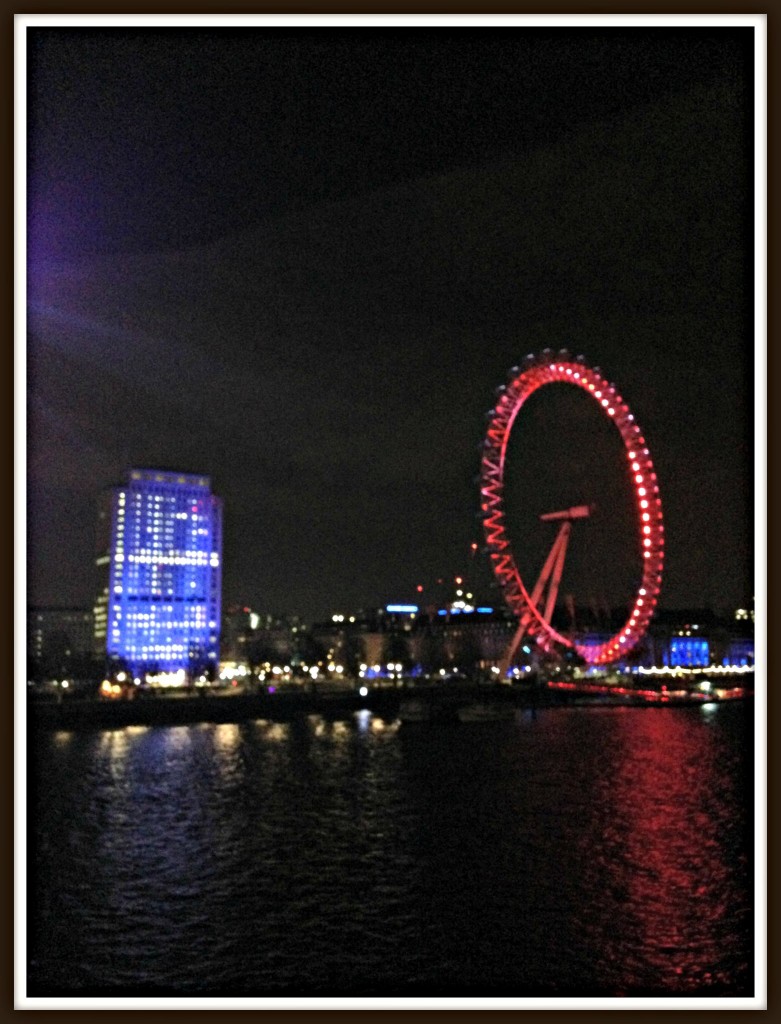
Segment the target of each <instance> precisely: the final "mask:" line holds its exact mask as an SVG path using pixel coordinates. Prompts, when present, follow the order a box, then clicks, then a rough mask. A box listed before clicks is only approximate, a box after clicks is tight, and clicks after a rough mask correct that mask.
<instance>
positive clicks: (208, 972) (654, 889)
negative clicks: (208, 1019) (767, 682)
mask: <svg viewBox="0 0 781 1024" xmlns="http://www.w3.org/2000/svg"><path fill="white" fill-rule="evenodd" d="M752 717H753V701H746V702H733V703H732V704H725V705H716V704H709V705H705V706H703V707H692V708H629V707H624V708H609V707H604V708H600V707H591V708H584V707H559V708H548V709H543V710H539V711H537V712H532V711H519V712H518V713H517V715H516V719H515V720H514V721H513V720H511V721H503V722H484V723H469V724H467V723H459V722H442V723H419V724H415V723H405V724H403V725H400V724H399V722H398V720H393V719H391V718H388V719H387V720H386V719H383V718H381V717H379V716H376V715H372V714H371V713H370V712H369V711H359V712H356V713H354V714H350V715H349V716H348V717H346V718H345V719H344V720H333V721H331V720H328V719H327V718H324V717H321V716H318V715H308V716H307V715H302V716H300V717H299V718H296V719H294V720H293V721H287V722H274V721H271V720H256V721H248V722H243V723H241V724H229V723H219V724H215V723H211V724H196V725H181V726H164V727H162V726H161V727H151V726H128V727H125V728H120V729H107V730H99V729H94V730H73V731H70V730H69V731H46V730H39V731H35V732H34V733H33V734H32V735H31V738H30V741H29V743H28V762H29V768H28V790H29V792H28V820H29V835H28V911H27V938H28V956H29V972H28V988H27V993H28V995H29V996H36V995H38V996H46V995H55V996H74V995H79V996H101V995H102V996H106V995H108V996H150V995H153V996H176V995H179V996H222V997H234V996H251V997H269V996H317V997H328V996H350V997H371V996H379V997H392V996H425V997H431V996H435V997H451V996H476V997H482V998H492V997H532V996H537V997H557V996H577V997H580V998H583V997H590V996H607V997H616V996H627V997H632V996H645V997H647V996H719V997H721V996H751V995H752V994H753V971H754V950H753V938H754V918H753V899H754V896H753V849H752V841H753V811H752V809H753V763H754V755H753V727H752Z"/></svg>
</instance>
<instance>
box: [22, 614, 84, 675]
mask: <svg viewBox="0 0 781 1024" xmlns="http://www.w3.org/2000/svg"><path fill="white" fill-rule="evenodd" d="M91 653H92V613H91V612H89V611H88V610H87V609H86V608H30V609H29V610H28V613H27V658H28V662H29V663H30V666H31V667H32V669H33V674H36V675H47V674H48V675H70V674H72V672H73V671H84V667H85V663H86V662H88V661H89V658H90V655H91Z"/></svg>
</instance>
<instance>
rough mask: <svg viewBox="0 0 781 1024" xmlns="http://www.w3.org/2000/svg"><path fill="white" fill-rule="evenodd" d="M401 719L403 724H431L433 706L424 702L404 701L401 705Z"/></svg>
mask: <svg viewBox="0 0 781 1024" xmlns="http://www.w3.org/2000/svg"><path fill="white" fill-rule="evenodd" d="M399 718H400V720H401V721H402V722H429V721H431V706H430V705H429V704H427V703H426V702H425V701H422V700H403V701H402V702H401V704H400V705H399Z"/></svg>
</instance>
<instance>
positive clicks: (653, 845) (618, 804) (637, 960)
mask: <svg viewBox="0 0 781 1024" xmlns="http://www.w3.org/2000/svg"><path fill="white" fill-rule="evenodd" d="M709 713H713V710H712V709H711V710H710V711H709V710H708V709H707V708H706V709H699V710H694V709H692V711H691V712H685V713H683V714H682V713H681V712H680V711H678V710H673V709H664V708H659V709H654V710H649V711H647V712H646V713H644V714H641V715H638V714H631V715H624V714H622V713H621V712H620V711H619V712H618V713H617V714H616V716H615V726H616V729H617V731H618V735H617V736H616V739H617V740H618V741H619V742H620V743H621V744H622V745H623V746H624V747H625V756H624V758H623V759H622V763H623V765H624V769H623V770H622V771H621V772H620V773H619V774H618V775H617V776H616V777H614V778H613V779H612V780H611V782H610V784H609V787H608V791H606V792H605V794H604V813H605V818H604V819H602V827H603V834H602V844H601V846H602V850H603V856H602V863H601V865H600V870H601V872H604V877H606V878H607V879H608V888H609V890H610V898H609V899H608V900H607V901H606V902H607V903H608V904H612V905H611V906H610V907H609V909H608V907H607V906H606V917H605V920H603V921H602V922H601V926H600V929H601V930H602V938H603V940H604V942H605V943H606V945H607V947H608V948H607V949H606V950H605V953H606V954H607V956H608V958H609V959H610V960H611V961H612V962H613V963H614V965H615V971H616V977H617V978H621V979H622V980H624V981H625V982H626V986H627V992H628V994H632V993H633V991H634V992H638V991H643V990H645V991H651V990H656V991H658V990H667V991H670V992H673V991H678V992H691V993H692V994H694V993H695V992H697V993H699V994H709V993H710V992H714V994H715V993H716V991H717V990H719V989H720V988H729V987H731V986H734V984H735V973H736V964H735V959H736V951H737V950H740V949H741V948H743V949H744V951H745V946H746V944H747V941H748V939H747V928H746V922H747V918H748V907H747V901H748V893H747V886H746V884H745V878H744V872H743V868H744V867H745V851H743V850H741V848H740V843H739V842H737V843H736V835H739V833H740V829H737V830H736V827H735V825H736V823H735V822H734V820H733V819H732V818H730V817H729V815H730V811H729V807H731V806H734V803H730V801H725V800H724V799H723V795H724V792H718V791H714V789H713V786H712V785H711V783H712V780H713V778H714V777H719V778H722V779H723V786H724V790H725V791H726V790H729V788H730V786H731V780H730V774H729V773H730V765H729V764H723V765H719V764H718V759H719V748H718V746H714V739H713V731H712V730H711V729H709V728H708V726H707V722H706V721H702V723H701V727H699V728H698V727H697V724H695V722H693V721H692V717H691V716H692V715H698V714H699V715H700V716H705V715H707V714H709ZM693 726H694V727H693ZM614 901H615V902H614ZM616 903H617V904H618V912H619V913H621V914H623V915H626V918H627V921H626V922H625V923H624V924H623V925H622V928H621V929H611V927H610V922H609V920H608V917H609V915H610V914H614V913H616V909H617V908H616ZM627 923H628V925H629V928H628V929H627V927H626V924H627ZM616 931H618V932H620V933H621V935H622V936H623V939H622V940H620V941H621V943H622V945H621V947H620V948H619V946H618V941H619V940H613V939H612V938H611V936H612V935H614V934H615V932H616ZM738 933H740V934H738ZM627 934H629V935H631V936H632V939H631V941H630V942H628V941H627V939H626V936H627ZM614 941H615V943H616V944H615V946H614V948H612V949H611V948H610V946H611V943H613V942H614ZM739 958H740V957H739V953H738V959H739ZM745 959H747V955H746V957H745ZM747 969H748V968H747V964H746V963H744V964H743V965H742V973H743V974H744V975H747ZM617 994H619V993H617Z"/></svg>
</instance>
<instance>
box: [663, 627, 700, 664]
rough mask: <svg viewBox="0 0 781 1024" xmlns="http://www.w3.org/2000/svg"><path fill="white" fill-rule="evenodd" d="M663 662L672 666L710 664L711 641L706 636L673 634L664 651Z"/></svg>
mask: <svg viewBox="0 0 781 1024" xmlns="http://www.w3.org/2000/svg"><path fill="white" fill-rule="evenodd" d="M662 664H663V665H668V666H669V667H670V668H678V667H680V668H696V667H703V666H705V665H709V664H710V643H709V641H708V639H707V638H706V637H704V636H692V635H691V634H690V633H688V634H687V635H686V636H673V637H671V638H670V642H669V643H668V644H667V646H666V647H665V648H664V650H663V651H662Z"/></svg>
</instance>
